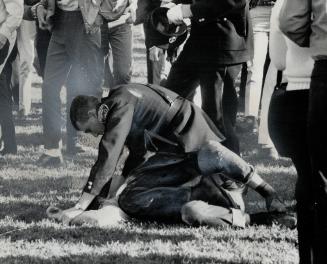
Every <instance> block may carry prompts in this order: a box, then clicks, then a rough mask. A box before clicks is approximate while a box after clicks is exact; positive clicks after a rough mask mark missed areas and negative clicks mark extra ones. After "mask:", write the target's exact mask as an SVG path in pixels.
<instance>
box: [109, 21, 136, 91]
mask: <svg viewBox="0 0 327 264" xmlns="http://www.w3.org/2000/svg"><path fill="white" fill-rule="evenodd" d="M105 26H106V24H105ZM106 31H107V30H106ZM107 32H108V33H107V34H108V37H107V38H108V42H107V43H104V44H105V45H110V48H111V51H112V67H111V66H109V69H110V70H111V73H112V75H113V78H114V83H113V85H114V86H116V85H119V84H127V83H129V82H130V81H131V77H132V41H133V34H132V25H131V24H123V25H120V26H116V27H114V28H109V29H108V31H107Z"/></svg>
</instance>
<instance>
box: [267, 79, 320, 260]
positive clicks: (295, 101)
mask: <svg viewBox="0 0 327 264" xmlns="http://www.w3.org/2000/svg"><path fill="white" fill-rule="evenodd" d="M285 89H286V83H285V84H283V85H280V86H279V88H278V90H275V91H274V93H273V95H272V98H271V102H270V106H269V115H268V125H269V134H270V136H271V139H272V140H273V142H274V144H275V146H276V149H277V151H278V153H279V155H281V156H283V157H289V158H291V159H292V162H293V164H294V166H295V168H296V171H297V182H296V188H295V198H296V202H297V204H296V211H297V218H298V224H297V230H298V243H299V253H300V263H301V264H304V263H312V249H313V232H312V229H313V226H314V222H313V219H314V216H313V210H312V208H313V197H312V194H313V186H312V178H311V166H310V157H309V150H308V145H307V142H306V140H305V139H306V138H307V129H306V128H307V114H308V99H309V90H294V91H287V90H285Z"/></svg>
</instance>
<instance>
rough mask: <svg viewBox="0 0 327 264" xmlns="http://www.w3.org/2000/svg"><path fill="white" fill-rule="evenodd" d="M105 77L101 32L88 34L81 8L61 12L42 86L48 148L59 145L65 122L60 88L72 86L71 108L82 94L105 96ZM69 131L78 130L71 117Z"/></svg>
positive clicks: (45, 135) (55, 25)
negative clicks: (71, 121) (63, 120)
mask: <svg viewBox="0 0 327 264" xmlns="http://www.w3.org/2000/svg"><path fill="white" fill-rule="evenodd" d="M68 76H69V78H68V79H67V77H68ZM102 77H103V55H102V52H101V35H100V31H98V32H97V33H94V34H86V33H85V27H84V22H83V18H82V14H81V12H79V11H73V12H65V11H58V14H56V19H55V21H54V28H53V32H52V36H51V40H50V44H49V48H48V53H47V58H46V66H45V74H44V82H43V87H42V101H43V104H42V107H43V109H42V110H43V132H44V140H45V142H44V146H45V148H46V149H51V148H58V147H59V141H60V139H61V127H62V123H63V122H62V119H61V100H60V91H61V88H62V86H63V85H64V83H65V82H66V80H67V83H68V85H67V87H69V89H67V109H69V107H70V103H71V101H72V99H73V98H74V97H75V96H77V95H79V94H86V95H93V96H96V97H101V95H102V90H101V83H102ZM67 130H69V131H71V133H74V129H73V128H72V126H71V124H70V121H69V118H67ZM69 131H68V132H67V133H68V135H69V133H70V132H69Z"/></svg>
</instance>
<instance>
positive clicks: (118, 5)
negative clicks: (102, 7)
mask: <svg viewBox="0 0 327 264" xmlns="http://www.w3.org/2000/svg"><path fill="white" fill-rule="evenodd" d="M125 2H126V0H117V2H116V5H115V7H114V8H113V9H112V11H113V12H117V11H118V10H119V9H120V8H121V7H122V6H123V5H124V4H125Z"/></svg>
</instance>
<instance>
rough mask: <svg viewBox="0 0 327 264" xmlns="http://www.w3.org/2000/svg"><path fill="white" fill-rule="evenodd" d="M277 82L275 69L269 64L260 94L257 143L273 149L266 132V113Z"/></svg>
mask: <svg viewBox="0 0 327 264" xmlns="http://www.w3.org/2000/svg"><path fill="white" fill-rule="evenodd" d="M276 81H277V69H276V68H275V66H274V65H272V63H270V65H269V68H268V72H267V76H266V80H265V84H264V87H263V93H262V103H261V112H260V125H259V135H258V143H259V144H262V145H266V147H274V144H273V142H272V141H271V139H270V136H269V131H268V111H269V105H270V100H271V96H272V94H273V92H274V88H275V85H276Z"/></svg>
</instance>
